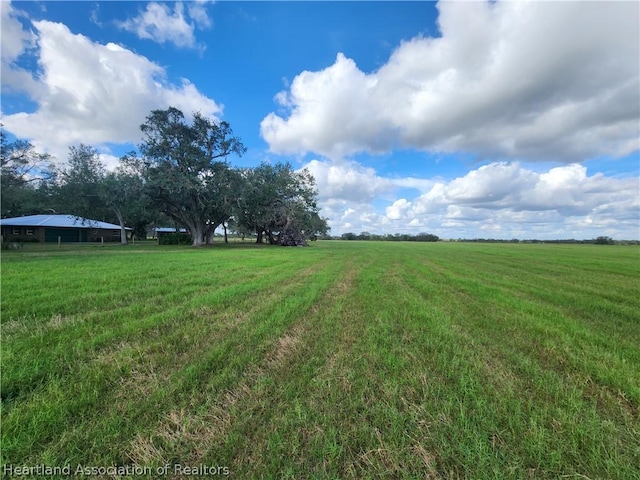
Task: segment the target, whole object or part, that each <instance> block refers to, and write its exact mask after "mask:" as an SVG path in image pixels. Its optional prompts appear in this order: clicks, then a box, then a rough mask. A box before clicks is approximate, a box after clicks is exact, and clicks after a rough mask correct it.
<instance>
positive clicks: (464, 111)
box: [0, 1, 640, 239]
mask: <svg viewBox="0 0 640 480" xmlns="http://www.w3.org/2000/svg"><path fill="white" fill-rule="evenodd" d="M0 4H1V7H2V122H3V124H4V125H5V129H6V130H7V131H8V132H10V133H11V134H13V135H15V136H18V137H20V138H26V139H29V140H30V141H32V142H33V143H34V145H36V147H37V148H38V149H39V150H41V151H48V152H50V153H52V154H53V155H54V156H55V157H56V159H57V161H58V162H64V161H65V159H66V152H67V151H68V147H69V145H75V144H78V143H80V142H83V143H87V144H91V145H94V146H95V147H96V148H98V149H99V151H100V152H101V154H102V157H103V159H104V161H105V162H107V163H108V164H109V165H115V164H116V163H117V158H118V157H119V156H120V155H122V154H123V153H124V152H126V151H128V150H130V149H131V148H132V146H134V145H135V144H136V142H137V141H138V140H139V136H140V132H139V129H138V127H139V125H140V124H141V123H142V122H143V121H144V118H145V116H146V115H147V114H148V113H149V112H150V111H151V110H152V109H156V108H166V107H168V106H169V105H173V106H176V107H178V108H180V109H181V110H183V111H184V112H185V113H187V114H189V113H191V112H193V111H195V110H198V111H201V112H202V113H204V114H206V115H209V116H212V117H215V118H217V119H224V120H226V121H228V122H230V123H231V125H232V127H233V129H234V131H235V133H236V134H237V135H239V136H240V137H241V138H242V140H243V141H244V143H245V145H246V146H247V147H248V152H247V154H246V156H245V157H243V158H241V159H238V158H231V159H230V161H231V163H232V164H234V165H238V166H253V165H258V164H259V163H260V162H262V161H272V162H275V161H289V162H291V163H292V164H293V165H294V166H295V167H296V168H308V169H309V170H310V171H311V172H312V173H313V174H314V176H315V178H316V182H317V187H318V192H319V198H320V205H321V207H322V212H321V213H322V215H324V216H326V217H328V219H329V224H330V226H331V228H332V233H334V234H338V235H339V234H341V233H344V232H347V231H352V232H356V233H359V232H361V231H369V232H373V233H395V232H409V233H418V232H425V231H426V232H430V233H435V234H437V235H439V236H441V237H443V238H474V237H491V238H514V237H516V238H541V239H546V238H549V239H550V238H594V237H595V236H599V235H609V236H612V237H614V238H629V239H638V238H640V183H639V178H640V162H639V153H638V149H639V143H640V142H639V137H640V132H639V126H640V80H639V78H640V61H639V58H640V33H639V20H638V19H639V18H640V16H639V8H640V7H639V4H638V3H637V2H619V3H612V2H587V3H579V2H499V1H498V2H482V1H480V2H474V3H469V2H446V3H435V2H231V1H222V2H216V3H213V2H203V1H200V2H193V1H192V2H162V3H156V2H150V3H144V2H64V1H62V2H58V1H56V2H6V1H2V2H0Z"/></svg>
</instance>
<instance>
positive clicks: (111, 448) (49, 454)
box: [1, 241, 640, 479]
mask: <svg viewBox="0 0 640 480" xmlns="http://www.w3.org/2000/svg"><path fill="white" fill-rule="evenodd" d="M1 353H2V357H1V362H2V385H1V386H2V452H1V455H2V464H3V465H4V466H5V467H3V468H5V473H6V465H7V464H11V465H20V466H32V465H47V466H49V467H58V468H61V467H63V466H66V465H71V466H72V467H71V469H72V473H73V471H74V470H75V468H76V466H77V465H78V464H80V465H82V466H85V467H94V468H99V467H103V468H106V467H114V466H127V465H138V466H141V467H142V466H144V467H148V468H149V470H147V473H148V472H149V471H153V472H157V471H162V470H158V469H161V468H163V466H164V465H167V464H169V465H170V466H171V467H170V468H171V469H173V470H169V473H170V474H171V476H174V475H175V476H180V475H182V476H183V477H184V478H194V477H193V476H189V475H188V474H189V473H193V472H189V471H187V470H185V468H186V467H191V468H194V469H196V468H200V469H204V468H205V467H207V468H209V470H206V471H204V470H198V471H199V472H200V473H201V474H202V473H203V471H204V473H205V474H206V473H211V472H212V471H214V473H216V474H219V475H220V476H223V475H224V474H226V473H228V474H229V475H228V476H229V477H231V478H238V479H244V478H354V479H360V478H433V479H436V478H474V479H490V478H588V479H596V478H606V479H633V478H640V249H638V247H621V246H595V245H542V244H540V245H524V244H519V245H511V244H509V245H508V244H500V245H497V244H462V243H442V242H441V243H435V244H434V243H427V244H421V243H395V242H380V243H378V242H342V241H332V242H317V243H314V244H313V246H312V247H310V248H281V247H254V246H249V245H233V246H230V247H224V246H221V245H219V246H217V247H213V248H203V249H198V250H193V249H191V248H186V247H185V248H183V247H157V246H129V247H119V246H118V247H109V248H100V247H74V248H68V247H63V248H62V249H56V248H51V249H50V250H46V249H32V250H28V249H25V250H22V251H15V252H6V253H4V252H3V255H2V348H1ZM215 467H220V468H218V469H217V470H212V469H215ZM223 467H224V468H223ZM9 473H10V472H9ZM14 473H15V472H14ZM103 473H104V472H103ZM118 474H119V473H118V471H115V473H114V470H113V469H112V470H110V471H107V472H106V474H105V475H104V476H106V477H110V476H118ZM148 476H150V475H148ZM201 476H206V475H204V474H203V475H201Z"/></svg>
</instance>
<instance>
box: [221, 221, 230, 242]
mask: <svg viewBox="0 0 640 480" xmlns="http://www.w3.org/2000/svg"><path fill="white" fill-rule="evenodd" d="M222 228H223V229H224V243H229V239H228V238H227V222H222Z"/></svg>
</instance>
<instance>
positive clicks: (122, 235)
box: [113, 207, 127, 245]
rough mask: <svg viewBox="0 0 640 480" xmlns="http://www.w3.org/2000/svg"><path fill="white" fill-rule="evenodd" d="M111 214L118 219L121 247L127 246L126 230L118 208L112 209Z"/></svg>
mask: <svg viewBox="0 0 640 480" xmlns="http://www.w3.org/2000/svg"><path fill="white" fill-rule="evenodd" d="M113 213H115V214H116V217H118V222H119V223H120V243H121V244H122V245H126V244H127V228H126V226H125V224H124V218H123V217H122V212H121V211H120V209H119V208H117V207H113Z"/></svg>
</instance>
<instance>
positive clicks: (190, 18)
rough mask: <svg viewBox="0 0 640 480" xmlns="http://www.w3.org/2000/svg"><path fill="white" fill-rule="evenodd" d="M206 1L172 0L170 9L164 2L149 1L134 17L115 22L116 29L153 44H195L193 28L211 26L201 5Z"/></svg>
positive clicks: (180, 45)
mask: <svg viewBox="0 0 640 480" xmlns="http://www.w3.org/2000/svg"><path fill="white" fill-rule="evenodd" d="M205 3H206V2H202V1H200V2H193V3H191V2H190V3H189V4H188V6H187V11H186V12H185V8H184V4H183V3H182V2H176V3H175V4H174V6H173V9H171V8H170V6H169V4H168V3H158V2H151V3H148V4H147V7H146V9H145V10H144V11H143V12H140V13H139V14H138V15H137V16H136V17H134V18H130V19H127V20H125V21H122V22H119V23H118V25H119V26H120V28H122V29H124V30H127V31H129V32H132V33H135V34H136V35H137V36H138V37H140V38H144V39H148V40H153V41H154V42H157V43H167V42H169V43H173V44H175V45H176V46H178V47H195V46H196V38H195V28H196V25H197V26H199V27H201V28H206V27H210V26H211V19H210V18H209V15H208V13H207V10H206V8H205Z"/></svg>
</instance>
